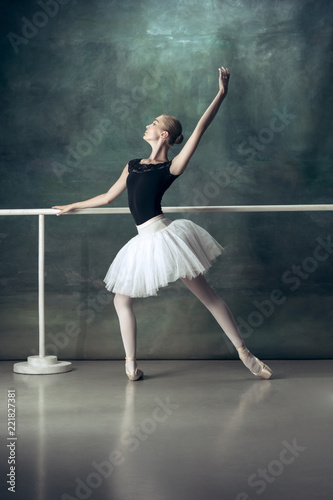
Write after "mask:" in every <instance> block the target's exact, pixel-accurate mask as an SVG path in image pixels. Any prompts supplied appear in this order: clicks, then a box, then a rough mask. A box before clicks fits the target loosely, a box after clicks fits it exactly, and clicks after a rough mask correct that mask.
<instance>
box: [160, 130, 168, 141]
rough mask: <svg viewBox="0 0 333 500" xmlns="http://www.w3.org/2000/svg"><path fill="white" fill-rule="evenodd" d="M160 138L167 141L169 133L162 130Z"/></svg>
mask: <svg viewBox="0 0 333 500" xmlns="http://www.w3.org/2000/svg"><path fill="white" fill-rule="evenodd" d="M161 137H162V139H167V138H168V137H169V132H167V131H166V130H163V132H161Z"/></svg>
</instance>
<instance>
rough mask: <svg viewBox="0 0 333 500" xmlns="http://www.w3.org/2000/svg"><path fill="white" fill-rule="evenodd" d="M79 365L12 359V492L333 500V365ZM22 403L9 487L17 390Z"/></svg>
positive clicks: (99, 497) (99, 499)
mask: <svg viewBox="0 0 333 500" xmlns="http://www.w3.org/2000/svg"><path fill="white" fill-rule="evenodd" d="M269 364H270V366H271V367H272V369H273V370H274V378H273V379H272V380H269V381H266V380H257V379H255V378H254V377H253V376H252V375H251V374H250V373H249V372H248V371H247V370H246V368H245V367H243V365H242V364H241V363H240V362H239V361H142V362H141V363H140V367H141V368H142V369H143V370H144V371H145V374H146V376H145V379H144V380H143V381H140V382H136V383H133V382H129V381H127V379H126V377H125V375H124V371H123V370H124V369H123V363H122V362H120V361H74V362H73V371H72V372H69V373H65V374H60V375H44V376H42V375H18V374H14V373H13V372H12V365H13V363H12V362H8V361H6V362H1V363H0V373H1V401H2V402H3V404H2V405H1V429H2V431H1V435H2V439H1V482H0V488H1V491H0V496H1V499H5V498H14V499H16V500H21V499H22V500H23V499H24V500H30V499H33V500H56V499H57V500H58V499H59V500H75V499H77V500H78V499H80V500H81V499H84V500H85V499H93V500H104V499H105V500H187V499H188V500H206V499H209V500H250V499H251V500H253V499H265V500H266V499H268V500H277V499H279V500H280V499H281V500H282V499H283V500H293V499H295V500H296V499H297V500H317V499H325V500H331V499H332V498H333V480H332V476H333V473H332V471H333V453H332V434H333V433H332V431H333V429H332V422H333V420H332V410H333V385H332V369H333V360H332V361H331V360H321V361H319V360H318V361H290V360H289V361H282V360H279V361H271V362H270V363H269ZM9 389H15V391H16V399H17V409H16V411H17V421H16V424H17V441H16V447H15V453H16V457H15V458H16V493H15V495H13V494H12V493H9V492H7V486H6V484H5V481H6V479H4V478H5V474H7V473H8V469H9V465H8V464H7V458H8V453H9V452H8V450H9V448H7V447H6V443H7V442H8V441H7V416H6V411H7V410H6V405H7V391H8V390H9Z"/></svg>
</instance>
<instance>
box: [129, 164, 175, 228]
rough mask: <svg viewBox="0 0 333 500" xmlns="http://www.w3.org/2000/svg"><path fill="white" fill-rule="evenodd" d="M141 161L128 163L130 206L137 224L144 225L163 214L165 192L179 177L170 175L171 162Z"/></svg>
mask: <svg viewBox="0 0 333 500" xmlns="http://www.w3.org/2000/svg"><path fill="white" fill-rule="evenodd" d="M140 161H141V160H140V159H136V160H131V161H130V162H129V163H128V176H127V181H126V183H127V192H128V205H129V208H130V211H131V214H132V216H133V218H134V221H135V224H136V225H137V226H138V225H140V224H143V223H144V222H146V221H147V220H149V219H152V218H153V217H155V216H156V215H160V214H162V213H163V212H162V208H161V200H162V196H163V195H164V193H165V191H166V190H167V189H168V188H169V187H170V186H171V184H172V183H173V182H174V181H175V180H176V179H177V177H179V175H173V174H171V173H170V166H171V161H168V162H165V163H156V164H142V163H140Z"/></svg>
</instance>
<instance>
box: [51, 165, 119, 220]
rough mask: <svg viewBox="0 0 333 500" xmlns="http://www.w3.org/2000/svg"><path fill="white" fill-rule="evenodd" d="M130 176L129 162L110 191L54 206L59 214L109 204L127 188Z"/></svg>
mask: <svg viewBox="0 0 333 500" xmlns="http://www.w3.org/2000/svg"><path fill="white" fill-rule="evenodd" d="M127 176H128V164H127V165H126V167H125V168H124V170H123V172H122V174H121V176H120V177H119V179H118V180H117V181H116V182H115V183H114V184H113V186H111V188H110V189H109V191H107V192H106V193H103V194H100V195H99V196H95V197H94V198H90V199H89V200H86V201H79V202H77V203H71V204H70V205H60V206H59V205H57V206H54V207H52V208H55V209H59V210H60V212H59V213H57V215H62V214H66V213H68V212H72V211H73V210H77V209H81V208H94V207H100V206H101V205H109V204H110V203H111V202H112V201H113V200H115V199H116V198H117V197H118V196H119V195H120V194H121V193H123V192H124V191H125V189H126V179H127Z"/></svg>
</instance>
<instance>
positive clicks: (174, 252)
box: [104, 215, 223, 297]
mask: <svg viewBox="0 0 333 500" xmlns="http://www.w3.org/2000/svg"><path fill="white" fill-rule="evenodd" d="M137 229H138V232H139V234H138V235H137V236H135V237H134V238H132V239H131V240H130V241H129V242H128V243H127V244H126V245H125V246H124V247H123V248H122V249H121V250H120V251H119V252H118V254H117V255H116V257H115V259H114V261H113V262H112V264H111V266H110V268H109V270H108V272H107V274H106V276H105V278H104V282H105V284H106V288H107V289H108V290H109V291H110V292H113V293H121V294H123V295H127V296H128V297H148V296H151V295H156V294H157V291H158V289H159V288H161V287H164V286H166V285H167V284H168V283H172V282H173V281H176V280H178V279H179V278H189V279H192V278H195V277H196V276H198V275H199V274H204V273H205V272H206V271H207V270H208V269H209V268H210V267H211V265H212V263H213V261H214V260H215V259H216V257H218V256H219V255H220V254H221V253H222V251H223V248H222V246H221V245H220V244H219V243H218V242H217V241H216V240H215V239H214V238H213V237H212V236H211V235H210V234H209V233H208V232H207V231H206V230H205V229H203V228H202V227H200V226H198V225H197V224H194V222H192V221H189V220H185V219H178V220H175V221H171V220H169V219H167V218H166V217H165V216H164V215H158V216H157V217H154V218H153V219H150V220H149V221H147V222H145V223H144V224H141V225H140V226H137Z"/></svg>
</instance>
